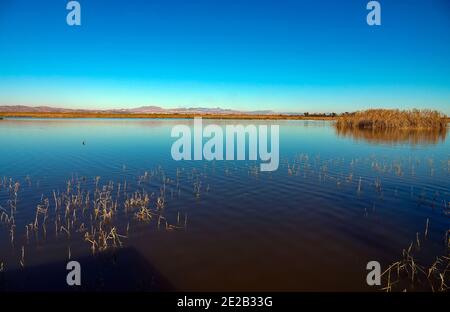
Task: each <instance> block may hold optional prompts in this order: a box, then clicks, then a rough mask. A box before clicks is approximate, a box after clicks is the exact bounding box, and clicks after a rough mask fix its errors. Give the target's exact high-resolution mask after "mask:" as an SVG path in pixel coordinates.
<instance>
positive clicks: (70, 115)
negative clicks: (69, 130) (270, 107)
mask: <svg viewBox="0 0 450 312" xmlns="http://www.w3.org/2000/svg"><path fill="white" fill-rule="evenodd" d="M2 117H3V118H7V117H10V118H61V119H63V118H112V119H113V118H118V119H122V118H136V119H146V118H148V119H151V118H154V119H158V118H167V119H178V118H187V119H192V118H194V117H202V118H204V119H259V120H261V119H268V120H335V119H336V117H335V116H333V115H326V114H323V115H322V114H317V115H316V114H313V115H309V114H308V115H289V114H200V113H195V114H194V113H192V114H183V113H164V114H161V113H125V114H124V113H98V112H92V113H90V112H80V113H74V112H70V113H59V112H58V113H54V112H42V113H41V112H0V119H1V118H2Z"/></svg>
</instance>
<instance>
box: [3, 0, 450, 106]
mask: <svg viewBox="0 0 450 312" xmlns="http://www.w3.org/2000/svg"><path fill="white" fill-rule="evenodd" d="M67 2H68V0H67V1H66V0H35V1H30V0H1V1H0V105H8V104H24V105H53V106H62V107H76V108H117V107H136V106H141V105H159V106H163V107H186V106H189V107H191V106H202V107H217V106H220V107H223V108H233V109H244V110H254V109H272V110H276V111H294V112H304V111H310V112H313V111H317V112H327V111H328V112H329V111H336V112H342V111H352V110H357V109H363V108H369V107H398V108H411V107H419V108H435V109H439V110H441V111H443V112H445V113H446V114H450V1H448V0H409V1H407V0H380V3H381V9H382V12H381V14H382V25H381V26H379V27H369V26H368V25H367V24H366V15H367V13H368V11H367V10H366V4H367V2H368V0H352V1H347V0H340V1H338V0H329V1H325V0H314V1H312V0H311V1H302V0H292V1H286V0H279V1H263V0H258V1H246V0H205V1H197V0H182V1H173V0H160V1H153V0H141V1H139V0H126V1H125V0H120V1H119V0H79V2H80V4H81V22H82V25H81V26H78V27H77V26H74V27H70V26H68V25H67V24H66V14H67V12H68V11H67V10H66V8H65V6H66V3H67Z"/></svg>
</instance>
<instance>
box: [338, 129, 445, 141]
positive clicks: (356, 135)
mask: <svg viewBox="0 0 450 312" xmlns="http://www.w3.org/2000/svg"><path fill="white" fill-rule="evenodd" d="M447 130H448V129H447V128H446V129H431V130H429V129H425V130H414V129H360V128H348V127H335V131H336V134H337V135H338V136H342V137H349V138H352V139H354V140H358V141H359V140H364V141H366V142H369V143H373V144H410V145H418V144H420V145H427V144H438V143H439V142H444V141H445V138H446V136H447Z"/></svg>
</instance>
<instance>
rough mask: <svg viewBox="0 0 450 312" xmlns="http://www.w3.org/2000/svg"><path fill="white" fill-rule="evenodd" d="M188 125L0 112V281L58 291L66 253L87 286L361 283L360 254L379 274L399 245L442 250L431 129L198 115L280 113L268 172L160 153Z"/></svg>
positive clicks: (443, 223)
mask: <svg viewBox="0 0 450 312" xmlns="http://www.w3.org/2000/svg"><path fill="white" fill-rule="evenodd" d="M192 123H193V121H192V120H175V119H171V120H160V119H151V120H147V119H142V120H141V119H139V120H127V119H70V120H57V119H52V120H46V119H7V120H2V121H0V177H1V183H0V206H1V209H2V210H1V211H0V213H2V221H1V224H0V265H1V264H2V263H3V272H2V273H0V288H1V289H4V290H17V289H19V290H31V289H41V290H42V289H53V290H54V289H57V290H67V289H69V288H68V286H67V284H66V274H67V271H66V268H65V265H66V263H67V262H68V259H69V258H70V259H71V260H78V261H79V262H80V263H81V265H82V272H84V273H83V274H84V275H83V278H84V280H83V286H84V287H85V288H86V289H93V290H102V289H114V290H139V289H144V290H187V291H197V290H255V291H258V290H277V291H281V290H308V291H315V290H326V291H333V290H334V291H346V290H358V291H359V290H362V291H370V290H377V289H379V288H380V287H369V286H368V285H367V283H366V275H367V273H368V271H367V270H366V265H367V263H368V262H369V261H372V260H375V261H378V262H380V264H381V267H382V269H383V270H384V269H385V268H387V266H388V265H389V264H390V263H393V262H395V261H397V260H398V259H400V258H401V257H402V250H403V249H405V248H408V246H409V245H410V244H411V242H413V244H414V246H415V247H414V248H415V249H416V250H417V257H418V258H417V259H418V261H421V262H423V263H430V261H432V260H433V259H434V258H435V257H436V256H440V255H443V254H445V252H447V251H446V249H445V248H446V246H445V243H444V237H445V233H446V232H447V231H448V230H449V229H450V227H449V225H450V216H449V215H448V210H449V209H450V207H449V202H450V194H449V193H450V179H449V177H450V167H449V166H450V142H449V139H448V138H447V137H446V136H445V134H433V133H432V134H424V135H423V134H420V133H412V132H408V133H400V134H398V133H397V134H395V133H394V134H393V133H391V134H381V135H379V134H374V133H372V132H370V133H368V132H362V133H352V132H345V133H342V132H337V131H336V130H335V128H334V127H333V125H332V124H331V123H330V122H324V121H270V122H266V121H208V122H207V121H205V120H204V123H219V124H220V125H222V126H223V125H225V124H228V123H232V124H244V125H245V124H250V123H251V124H256V125H258V124H278V125H280V165H279V168H278V170H277V171H274V172H260V171H259V162H257V161H256V162H255V161H213V162H208V161H179V162H177V161H174V160H172V157H171V145H172V143H173V142H174V140H175V139H173V138H171V136H170V132H171V129H172V127H173V126H175V125H177V124H186V125H189V126H191V125H192ZM16 182H18V183H19V184H20V185H19V184H16ZM119 185H120V186H119ZM14 188H17V196H16V194H15V190H14ZM96 190H97V191H96ZM87 194H89V195H87ZM145 195H147V197H148V202H147V204H146V205H147V206H148V208H149V212H150V214H148V215H144V214H142V211H141V209H140V206H139V205H141V204H140V202H139V200H138V199H139V198H140V199H143V198H145ZM55 197H56V198H57V199H56V203H58V201H59V207H58V204H55ZM132 198H133V199H134V200H135V201H134V203H133V201H131V199H132ZM127 200H128V206H127V207H125V206H126V205H125V202H126V201H127ZM158 200H159V204H158ZM68 202H69V203H70V204H69V207H67V203H68ZM38 205H40V210H39V211H38V212H37V207H38ZM99 207H100V208H99ZM95 208H97V209H98V211H97V212H96V211H95ZM103 210H104V211H103ZM140 212H141V214H139V213H140ZM12 216H14V221H11V220H12V219H10V218H11V217H12ZM427 220H428V221H427ZM427 223H428V226H427ZM101 229H103V230H104V231H105V233H106V236H107V238H106V239H105V240H104V241H106V245H105V244H102V241H101V238H100V237H99V235H100V234H99V232H101V231H100V230H101ZM426 229H427V230H426ZM425 231H426V235H425ZM27 232H28V233H27ZM116 234H118V235H116ZM12 236H13V237H12ZM425 236H426V237H425ZM89 239H90V240H91V242H90V241H89ZM417 240H419V243H417ZM92 241H95V243H92ZM104 241H103V242H104ZM119 241H120V242H119ZM93 245H94V249H92V248H91V247H92V246H93ZM120 245H121V246H120ZM416 245H420V247H419V246H416ZM102 246H103V247H102ZM102 248H103V249H104V250H102Z"/></svg>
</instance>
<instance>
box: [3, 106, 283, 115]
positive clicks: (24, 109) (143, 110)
mask: <svg viewBox="0 0 450 312" xmlns="http://www.w3.org/2000/svg"><path fill="white" fill-rule="evenodd" d="M0 112H5V113H84V112H85V113H107V114H214V115H220V114H224V115H232V114H255V115H274V114H279V113H276V112H274V111H271V110H259V111H239V110H232V109H223V108H220V107H217V108H204V107H189V108H162V107H159V106H141V107H136V108H129V109H126V108H123V109H101V110H95V109H70V108H60V107H50V106H24V105H3V106H0Z"/></svg>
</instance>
